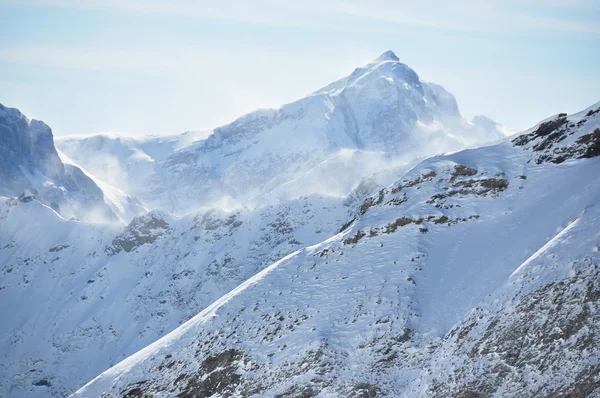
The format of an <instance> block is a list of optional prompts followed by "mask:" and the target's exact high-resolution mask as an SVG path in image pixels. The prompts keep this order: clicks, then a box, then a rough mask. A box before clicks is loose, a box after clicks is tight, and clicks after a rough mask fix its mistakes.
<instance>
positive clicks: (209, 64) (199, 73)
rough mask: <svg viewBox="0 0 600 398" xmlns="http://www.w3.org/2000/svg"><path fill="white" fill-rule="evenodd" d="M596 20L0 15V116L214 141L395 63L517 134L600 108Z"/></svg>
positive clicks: (439, 14)
mask: <svg viewBox="0 0 600 398" xmlns="http://www.w3.org/2000/svg"><path fill="white" fill-rule="evenodd" d="M225 3H227V5H225ZM288 3H289V4H288ZM599 21H600V2H599V1H597V0H570V1H567V0H545V1H544V0H520V1H519V0H490V1H479V2H476V1H466V0H459V1H454V2H448V1H442V0H421V1H418V2H415V1H410V2H408V1H399V0H396V1H384V0H372V1H358V0H329V1H328V0H303V1H295V2H290V1H274V0H255V1H239V0H233V1H190V0H179V1H177V0H173V1H165V0H135V1H134V0H0V103H3V104H4V105H6V106H11V107H16V108H19V109H21V110H22V111H23V112H24V113H25V114H27V115H28V116H29V117H32V118H36V119H41V120H44V121H45V122H46V123H48V124H49V125H50V126H51V127H52V128H53V130H54V132H55V134H57V135H62V134H88V133H96V132H106V131H117V132H128V133H166V132H179V131H184V130H190V129H199V128H209V127H216V126H218V125H221V124H224V123H227V122H229V121H232V120H233V119H235V118H236V117H237V116H240V115H242V114H244V113H247V112H250V111H252V110H254V109H257V108H261V107H277V106H279V105H281V104H283V103H286V102H290V101H293V100H294V99H297V98H300V97H302V96H304V95H306V94H308V93H310V92H312V91H315V90H316V89H318V88H320V87H321V86H324V85H326V84H327V83H329V82H330V81H332V80H334V79H336V78H339V77H342V76H344V75H347V74H349V73H350V72H352V70H353V68H354V67H356V66H359V65H362V64H365V63H367V62H369V61H370V60H371V59H373V58H375V57H376V56H377V55H379V54H380V53H382V52H383V51H385V50H388V49H391V50H393V51H394V52H395V53H396V54H397V55H398V56H399V57H400V60H401V61H402V62H405V63H407V64H408V65H409V66H411V67H412V68H413V69H415V71H416V72H417V73H418V74H419V75H420V76H421V78H422V79H424V80H428V81H432V82H435V83H438V84H441V85H443V86H444V87H445V88H446V89H448V90H449V91H450V92H452V93H453V94H454V95H455V96H456V98H457V101H458V104H459V107H460V109H461V112H462V113H463V114H464V115H465V116H467V117H472V116H474V115H476V114H485V115H487V116H490V117H492V118H494V119H495V120H497V121H498V122H501V123H503V124H505V125H507V126H508V127H510V128H513V129H516V130H521V129H525V128H527V127H530V126H531V125H532V124H534V123H536V122H537V121H538V120H539V119H542V118H544V117H546V116H549V115H550V114H553V113H558V112H569V113H571V112H575V111H578V110H580V109H582V108H585V107H587V106H589V105H591V104H592V103H594V102H597V101H600V72H599V71H600V68H599V65H600V22H599Z"/></svg>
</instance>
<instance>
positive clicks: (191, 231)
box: [0, 181, 376, 397]
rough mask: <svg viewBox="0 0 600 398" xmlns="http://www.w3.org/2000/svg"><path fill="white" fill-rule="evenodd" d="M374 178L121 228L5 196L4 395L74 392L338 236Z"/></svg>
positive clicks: (0, 227)
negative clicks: (354, 185) (341, 194)
mask: <svg viewBox="0 0 600 398" xmlns="http://www.w3.org/2000/svg"><path fill="white" fill-rule="evenodd" d="M374 186H376V185H373V183H370V182H368V181H365V182H364V183H363V184H362V185H361V187H359V188H360V189H358V190H356V191H354V192H353V194H352V195H350V196H349V197H348V198H336V197H319V196H307V197H303V198H300V199H297V200H290V201H285V202H281V203H278V204H276V205H268V204H265V205H263V206H261V207H259V208H256V209H253V208H240V209H238V210H235V211H224V210H220V209H212V210H210V211H207V212H203V213H197V214H190V215H188V216H185V217H181V218H177V217H173V216H170V215H169V214H167V213H165V212H161V211H153V212H150V213H149V214H147V215H144V216H140V217H136V218H135V219H134V220H133V221H132V222H131V223H130V224H129V225H128V226H127V227H126V228H124V229H123V228H121V227H120V226H118V225H111V224H88V223H82V222H76V221H69V220H65V219H64V218H62V217H60V216H59V215H58V214H57V213H56V212H54V211H53V210H52V209H51V208H49V207H47V206H45V205H43V204H42V203H40V202H38V201H37V200H35V199H33V200H30V201H27V202H22V201H20V200H18V199H15V198H1V199H0V316H1V317H2V319H3V322H2V323H0V352H2V356H3V360H2V361H0V396H11V397H13V396H14V397H21V396H28V397H29V396H37V397H46V396H48V395H52V396H65V395H67V394H69V393H72V392H73V391H75V390H76V389H77V388H78V387H80V386H81V385H83V384H84V383H85V382H86V381H88V380H89V379H91V378H92V377H94V376H95V375H97V374H98V373H100V372H101V371H103V370H105V369H107V368H108V367H110V366H112V365H114V364H115V363H117V362H119V361H120V360H122V359H124V358H125V357H127V356H128V355H131V354H133V353H135V352H136V351H137V350H139V349H141V348H143V347H144V346H146V345H148V344H150V343H152V342H153V341H155V340H156V339H157V338H160V337H162V336H164V335H165V334H166V333H168V332H170V331H172V330H173V329H175V328H176V327H178V326H179V325H181V324H182V323H183V322H185V321H187V320H188V319H190V318H191V317H192V316H194V315H195V314H196V313H198V312H199V311H201V310H202V309H203V308H205V307H206V306H208V305H209V304H210V303H212V302H213V301H214V300H216V299H218V298H219V297H220V296H221V295H222V294H223V293H225V292H227V291H229V290H231V289H233V288H235V287H236V286H237V285H238V284H240V283H242V282H243V281H244V280H246V279H247V278H250V277H251V276H252V275H254V274H255V273H257V272H258V271H260V270H261V269H262V268H264V267H266V266H267V265H269V264H270V263H271V262H273V261H275V260H277V259H279V258H281V257H283V256H285V255H287V254H289V253H291V252H293V251H294V250H297V249H299V248H302V247H304V246H306V245H311V244H314V243H317V242H319V241H321V240H323V239H324V238H325V237H327V236H331V235H332V234H334V233H335V232H336V231H337V230H339V228H340V226H341V225H342V224H343V223H344V222H345V221H346V220H347V219H348V217H349V214H352V213H354V212H355V211H356V209H357V208H358V206H359V205H360V204H361V203H362V200H364V198H365V197H366V196H368V194H369V193H370V191H371V190H372V189H373V187H374ZM40 231H47V232H40ZM14 308H19V311H17V312H15V311H14Z"/></svg>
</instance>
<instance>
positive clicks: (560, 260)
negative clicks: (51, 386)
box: [75, 103, 600, 397]
mask: <svg viewBox="0 0 600 398" xmlns="http://www.w3.org/2000/svg"><path fill="white" fill-rule="evenodd" d="M599 155H600V103H598V104H595V105H594V106H592V107H590V108H588V109H586V110H585V111H583V112H581V113H578V114H576V115H572V116H570V117H567V116H566V115H562V114H561V115H558V116H555V117H553V118H550V119H549V120H547V121H545V122H543V123H541V124H540V125H538V126H536V127H534V128H533V129H531V130H530V131H528V132H525V133H524V134H522V135H520V136H519V137H516V138H515V139H513V140H511V141H506V142H504V143H502V144H498V145H494V146H490V147H485V148H479V149H475V150H467V151H463V152H458V153H455V154H452V155H448V156H436V157H433V158H430V159H427V160H426V161H424V162H422V163H420V164H419V165H418V166H417V167H415V168H414V169H412V170H411V171H410V172H409V173H407V174H406V175H405V177H404V178H403V179H402V180H401V181H398V182H397V183H395V184H394V185H393V186H391V187H389V188H386V189H384V190H382V191H380V192H379V193H377V194H376V195H374V196H373V197H372V198H370V199H368V200H367V201H365V203H364V204H363V206H361V208H360V210H359V212H358V213H359V214H357V216H356V218H355V219H354V220H350V222H349V223H348V224H347V225H346V226H345V227H346V229H344V230H343V231H342V232H340V233H339V234H338V235H335V236H333V237H332V238H331V239H329V240H326V241H324V242H323V243H321V244H318V245H315V246H311V247H307V248H306V249H303V250H301V251H299V252H298V253H295V254H294V255H293V256H290V257H288V258H286V259H283V260H282V261H280V262H278V263H276V264H274V265H273V266H272V267H270V268H269V269H268V272H265V273H261V274H260V275H259V276H257V277H256V278H253V279H252V280H250V281H249V282H248V283H246V284H244V285H242V286H241V287H240V288H239V289H236V290H234V291H233V292H232V293H230V294H229V295H227V296H225V297H224V298H223V299H222V300H219V301H217V302H216V303H215V304H214V305H213V306H211V307H209V308H208V309H207V310H205V311H204V312H202V313H201V314H200V315H198V316H197V317H195V318H193V319H192V320H190V321H189V322H188V323H187V324H185V325H183V326H182V327H181V328H180V329H177V330H176V331H174V332H173V333H172V334H170V335H167V336H166V337H165V338H163V339H161V340H159V341H158V342H156V343H155V344H153V345H151V346H149V347H147V348H146V349H144V350H142V351H141V352H139V353H138V354H136V355H134V356H132V357H130V358H128V359H127V360H125V361H123V362H121V363H120V364H118V365H117V366H115V367H114V368H112V369H110V370H108V371H107V372H105V373H103V374H101V375H100V376H98V377H97V378H96V379H94V380H92V381H91V382H90V383H89V384H87V385H86V386H84V387H83V388H82V389H81V390H79V391H78V392H77V393H76V394H75V395H77V396H99V395H101V394H104V395H103V396H144V395H146V394H148V395H160V396H184V397H187V396H279V397H287V396H290V397H291V396H299V395H301V396H306V397H312V396H317V395H319V396H361V397H377V396H427V395H431V394H432V395H435V396H448V395H455V396H492V395H494V394H500V395H502V396H539V395H542V396H551V395H556V394H563V395H568V394H572V395H573V396H585V395H588V394H597V393H598V392H599V390H598V389H599V388H600V379H599V378H598V372H597V370H595V369H597V367H598V358H599V356H600V352H599V349H598V347H600V344H598V341H597V339H598V337H597V335H596V334H595V332H594V331H595V330H597V328H598V326H599V323H600V319H598V314H599V313H600V312H599V311H598V305H599V300H600V294H599V293H598V292H599V287H598V283H597V281H598V263H599V261H600V254H599V249H598V247H599V243H600V242H599V239H600V235H599V233H598V228H597V226H598V223H599V221H600V207H599V206H598V203H599V202H600V175H599V174H598V172H597V170H598V168H599V167H600V158H599V157H598V156H599Z"/></svg>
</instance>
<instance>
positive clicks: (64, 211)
mask: <svg viewBox="0 0 600 398" xmlns="http://www.w3.org/2000/svg"><path fill="white" fill-rule="evenodd" d="M0 138H1V140H0V195H2V196H19V195H21V194H23V193H25V195H26V196H34V197H36V198H37V199H39V200H40V201H42V202H43V203H44V204H46V205H48V206H50V207H52V208H53V209H54V210H56V211H57V212H59V213H60V214H61V215H62V216H63V217H65V218H75V219H82V220H86V221H91V222H118V221H119V219H130V217H132V216H133V215H135V214H137V213H139V212H140V211H141V210H143V207H142V206H141V204H139V202H137V201H135V200H134V199H132V198H128V197H127V195H125V194H123V195H121V197H120V198H119V200H120V203H125V202H126V200H129V204H128V207H127V208H125V207H123V206H121V207H119V206H115V205H114V202H113V201H111V200H109V199H108V197H107V195H105V194H104V193H103V191H102V189H101V188H100V187H98V185H97V184H96V183H95V181H94V180H93V179H92V178H90V176H89V175H87V174H86V173H84V172H83V171H82V170H81V169H80V168H79V167H78V166H77V165H75V164H73V163H72V162H63V161H62V159H61V158H60V156H59V154H58V152H57V151H56V149H55V147H54V140H53V136H52V130H51V129H50V127H48V126H47V125H46V124H44V123H43V122H41V121H39V120H29V119H28V118H26V117H25V115H23V114H22V113H21V112H19V111H18V110H17V109H12V108H6V107H4V106H3V105H0ZM113 196H114V195H113ZM132 213H133V215H132Z"/></svg>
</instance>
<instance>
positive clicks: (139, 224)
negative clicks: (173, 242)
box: [106, 210, 170, 253]
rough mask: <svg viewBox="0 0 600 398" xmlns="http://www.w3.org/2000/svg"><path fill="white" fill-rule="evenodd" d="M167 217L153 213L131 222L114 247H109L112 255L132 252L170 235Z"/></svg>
mask: <svg viewBox="0 0 600 398" xmlns="http://www.w3.org/2000/svg"><path fill="white" fill-rule="evenodd" d="M166 217H167V215H166V214H165V213H162V212H160V211H156V210H155V211H152V212H150V213H148V214H146V215H143V216H139V217H136V218H134V219H133V220H131V222H130V223H129V225H128V226H127V228H126V229H125V231H124V232H123V233H122V234H121V235H119V236H117V237H116V238H115V239H114V240H113V242H112V246H110V247H107V249H106V250H107V251H108V252H110V253H119V252H120V251H122V250H124V251H126V252H128V253H129V252H131V251H133V250H135V249H137V248H138V247H140V246H141V245H144V244H151V243H153V242H154V241H155V240H156V239H158V238H159V237H161V236H162V235H164V234H166V233H168V231H169V229H170V228H169V223H168V222H167V221H166V220H165V218H166Z"/></svg>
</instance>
